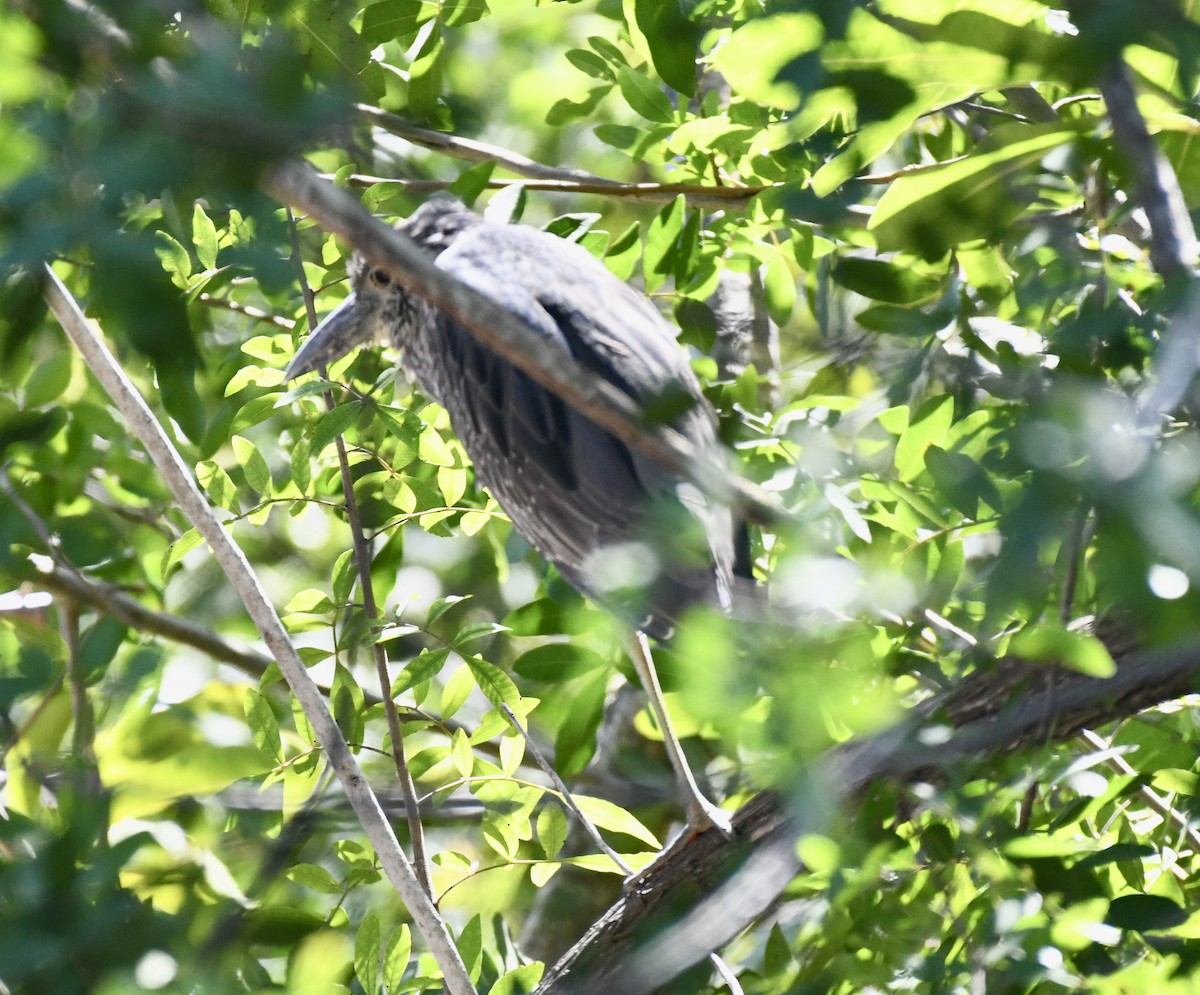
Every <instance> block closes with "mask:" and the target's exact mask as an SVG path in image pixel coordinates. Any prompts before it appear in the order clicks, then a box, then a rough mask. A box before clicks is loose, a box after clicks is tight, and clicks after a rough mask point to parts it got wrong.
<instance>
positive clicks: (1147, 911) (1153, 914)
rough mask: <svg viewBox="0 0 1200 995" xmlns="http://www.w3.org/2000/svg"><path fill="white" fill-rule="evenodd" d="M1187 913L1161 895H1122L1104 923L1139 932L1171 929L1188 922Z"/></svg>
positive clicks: (1116, 899)
mask: <svg viewBox="0 0 1200 995" xmlns="http://www.w3.org/2000/svg"><path fill="white" fill-rule="evenodd" d="M1187 917H1188V916H1187V912H1186V911H1184V910H1183V909H1182V908H1180V907H1179V905H1178V904H1177V903H1176V902H1173V901H1171V899H1169V898H1163V897H1161V896H1159V895H1121V896H1120V897H1118V898H1114V899H1113V900H1112V901H1111V902H1110V903H1109V906H1108V915H1106V916H1105V917H1104V921H1105V922H1106V923H1108V924H1109V925H1110V926H1116V927H1117V928H1118V929H1134V930H1138V931H1139V932H1146V931H1147V930H1155V929H1170V928H1171V927H1172V926H1178V925H1180V924H1181V923H1183V922H1186V921H1187Z"/></svg>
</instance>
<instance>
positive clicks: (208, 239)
mask: <svg viewBox="0 0 1200 995" xmlns="http://www.w3.org/2000/svg"><path fill="white" fill-rule="evenodd" d="M192 241H193V242H194V243H195V246H196V258H197V259H199V260H200V265H201V266H203V267H204V268H205V269H216V266H217V227H216V225H214V224H213V223H212V219H211V218H209V216H208V215H207V214H205V213H204V208H203V207H201V206H200V203H199V202H198V201H197V202H196V204H195V206H194V207H193V208H192Z"/></svg>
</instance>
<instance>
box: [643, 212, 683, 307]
mask: <svg viewBox="0 0 1200 995" xmlns="http://www.w3.org/2000/svg"><path fill="white" fill-rule="evenodd" d="M685 204H686V202H685V200H684V197H683V194H680V195H679V196H678V197H676V198H675V199H674V200H673V201H671V203H670V204H668V205H667V206H666V207H664V208H663V209H662V210H661V211H659V212H658V214H656V215H655V216H654V220H652V221H651V222H650V227H649V228H648V229H647V230H646V247H645V249H644V250H643V257H642V272H643V274H644V277H645V282H646V293H648V294H652V293H654V292H655V291H656V290H658V288H659V287H661V286H662V285H663V283H665V282H666V279H667V277H668V276H669V275H670V274H671V273H672V272H674V270H675V268H676V267H675V258H676V255H677V253H678V246H679V240H680V236H681V235H682V234H683V222H684V215H685V213H686V211H685Z"/></svg>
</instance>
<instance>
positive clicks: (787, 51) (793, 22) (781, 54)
mask: <svg viewBox="0 0 1200 995" xmlns="http://www.w3.org/2000/svg"><path fill="white" fill-rule="evenodd" d="M823 39H824V31H823V29H822V27H821V22H820V20H818V18H817V16H816V15H815V14H810V13H796V14H792V13H787V14H779V15H777V16H775V17H759V18H753V19H751V20H748V21H747V22H746V23H745V24H743V25H742V26H741V27H739V28H738V29H737V30H735V31H734V32H733V34H732V35H731V36H730V37H729V38H728V39H727V40H726V42H725V44H723V45H721V46H720V47H719V48H717V49H716V51H715V52H714V53H713V65H714V66H715V68H716V69H717V70H718V71H719V72H720V73H721V75H722V76H724V77H725V79H726V80H727V81H728V82H729V85H730V86H731V87H732V88H733V90H734V92H735V93H736V94H738V95H739V96H743V97H747V98H749V99H751V100H754V101H757V102H758V103H760V104H765V105H767V106H769V107H778V108H780V109H782V110H795V109H796V107H798V106H799V104H800V99H801V91H800V88H799V87H798V86H797V85H796V84H795V82H794V81H793V80H794V77H793V76H792V75H791V74H787V75H782V74H781V71H782V70H783V69H784V68H785V67H787V66H788V64H789V63H791V62H793V61H795V60H798V59H799V58H800V57H801V56H803V55H805V54H807V53H809V52H815V51H816V50H817V48H818V46H820V44H821V42H822V41H823Z"/></svg>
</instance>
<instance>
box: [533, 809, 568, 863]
mask: <svg viewBox="0 0 1200 995" xmlns="http://www.w3.org/2000/svg"><path fill="white" fill-rule="evenodd" d="M537 838H538V842H539V843H541V845H542V852H543V853H545V855H546V859H547V860H553V859H554V858H555V857H557V856H558V854H559V852H560V851H561V850H562V848H563V846H564V845H565V844H566V842H567V815H566V813H565V812H564V811H563V810H562V807H561V806H559V805H556V804H555V803H554V802H547V803H546V805H545V806H544V807H543V808H542V810H541V812H539V813H538V818H537Z"/></svg>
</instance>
